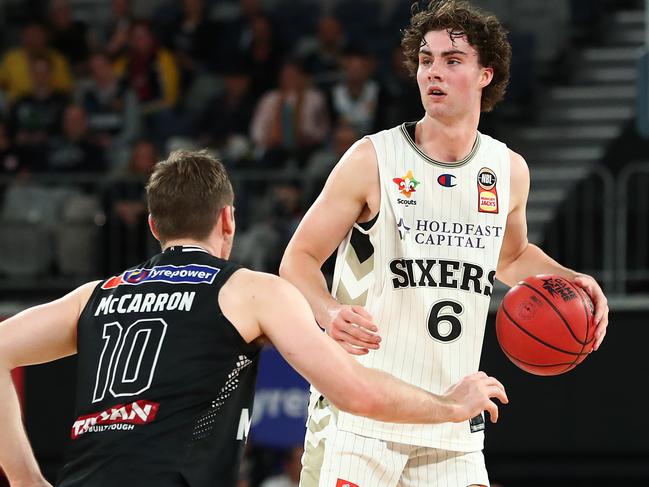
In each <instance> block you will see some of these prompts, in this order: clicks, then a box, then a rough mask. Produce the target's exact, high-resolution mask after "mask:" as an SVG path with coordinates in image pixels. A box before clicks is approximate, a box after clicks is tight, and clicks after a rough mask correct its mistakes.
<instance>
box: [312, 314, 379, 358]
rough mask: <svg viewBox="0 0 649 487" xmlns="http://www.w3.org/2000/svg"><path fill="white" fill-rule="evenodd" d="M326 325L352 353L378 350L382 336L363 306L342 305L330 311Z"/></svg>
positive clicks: (332, 335) (328, 332)
mask: <svg viewBox="0 0 649 487" xmlns="http://www.w3.org/2000/svg"><path fill="white" fill-rule="evenodd" d="M330 318H331V319H330V321H329V323H328V324H326V325H325V330H326V331H327V334H328V335H329V336H330V337H331V338H333V339H334V340H336V341H337V342H338V343H339V344H340V346H341V347H343V348H344V349H345V350H346V351H347V352H349V353H351V354H352V355H365V354H366V353H369V351H370V350H377V349H378V348H379V343H380V341H381V337H380V336H379V335H378V333H377V332H378V330H379V329H378V328H377V326H376V325H375V324H374V321H373V319H372V315H370V314H369V313H368V312H367V311H366V310H365V308H363V307H362V306H349V305H340V306H337V307H336V308H334V309H332V310H331V311H330Z"/></svg>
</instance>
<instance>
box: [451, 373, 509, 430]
mask: <svg viewBox="0 0 649 487" xmlns="http://www.w3.org/2000/svg"><path fill="white" fill-rule="evenodd" d="M443 397H444V398H445V399H446V400H448V401H449V402H450V403H451V404H452V405H453V406H454V408H453V410H454V412H453V414H452V416H453V417H452V419H451V421H452V422H453V423H461V422H462V421H466V420H468V419H471V418H473V417H475V416H477V415H478V414H482V412H483V411H487V412H488V413H489V418H490V419H491V422H492V423H495V422H497V421H498V406H497V405H496V403H495V402H494V401H492V399H494V398H497V399H498V400H499V401H500V402H501V403H503V404H507V403H508V402H509V399H508V398H507V393H506V392H505V386H503V385H502V384H501V383H500V381H498V380H497V379H495V378H494V377H490V376H488V375H487V374H485V373H484V372H476V373H475V374H471V375H468V376H466V377H465V378H463V379H462V380H461V381H459V382H458V383H457V384H454V385H452V386H451V387H450V388H449V389H448V390H447V391H446V394H444V396H443Z"/></svg>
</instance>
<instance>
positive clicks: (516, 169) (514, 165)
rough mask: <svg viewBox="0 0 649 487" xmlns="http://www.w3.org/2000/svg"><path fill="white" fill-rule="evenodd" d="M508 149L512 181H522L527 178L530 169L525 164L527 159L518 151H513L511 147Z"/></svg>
mask: <svg viewBox="0 0 649 487" xmlns="http://www.w3.org/2000/svg"><path fill="white" fill-rule="evenodd" d="M508 150H509V167H510V171H511V178H512V182H513V183H516V182H524V181H525V179H529V177H530V170H529V167H528V166H527V161H525V158H523V156H522V155H520V154H519V153H518V152H515V151H513V150H511V149H508Z"/></svg>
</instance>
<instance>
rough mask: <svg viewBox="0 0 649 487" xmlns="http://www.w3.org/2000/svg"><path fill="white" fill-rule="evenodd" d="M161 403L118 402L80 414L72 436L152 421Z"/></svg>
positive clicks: (127, 429)
mask: <svg viewBox="0 0 649 487" xmlns="http://www.w3.org/2000/svg"><path fill="white" fill-rule="evenodd" d="M159 407H160V404H159V403H157V402H149V401H144V400H140V401H135V402H133V403H131V404H126V405H124V404H118V405H116V406H112V407H110V408H108V409H106V410H104V411H101V412H98V413H93V414H88V415H86V416H80V417H79V418H78V419H77V420H76V421H75V422H74V424H73V425H72V431H71V433H70V437H71V438H72V439H73V440H76V439H77V438H79V436H81V435H83V434H86V433H101V432H102V431H109V430H124V431H129V430H132V429H133V428H135V426H134V425H142V424H147V423H150V422H151V421H153V420H154V419H155V416H156V414H157V413H158V408H159Z"/></svg>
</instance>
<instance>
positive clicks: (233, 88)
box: [196, 64, 255, 159]
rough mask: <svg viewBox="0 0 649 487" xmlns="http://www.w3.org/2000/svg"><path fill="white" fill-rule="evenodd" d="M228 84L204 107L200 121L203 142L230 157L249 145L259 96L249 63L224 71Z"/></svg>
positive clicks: (199, 131) (199, 132)
mask: <svg viewBox="0 0 649 487" xmlns="http://www.w3.org/2000/svg"><path fill="white" fill-rule="evenodd" d="M223 81H224V88H223V91H221V92H220V93H219V94H218V95H217V96H216V97H215V98H214V99H212V100H211V101H210V102H209V103H208V104H207V105H206V106H205V108H204V110H203V113H201V114H200V116H199V118H198V120H197V122H196V132H197V133H198V134H199V141H200V144H201V145H205V146H210V147H214V148H215V149H217V150H218V151H219V152H220V153H222V154H223V156H224V157H225V158H226V159H229V158H231V157H228V156H229V155H230V156H233V155H234V156H236V155H239V156H243V155H244V154H243V153H242V151H241V150H238V149H237V148H238V147H242V148H243V149H244V150H245V149H246V148H247V145H248V144H247V140H246V139H247V136H248V131H249V129H250V122H251V120H252V114H253V111H254V109H255V99H254V97H253V95H252V93H251V88H250V82H251V80H250V75H249V74H248V72H247V70H246V66H245V65H243V64H240V65H238V66H237V65H231V66H229V67H228V68H227V70H226V72H225V73H223Z"/></svg>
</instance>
